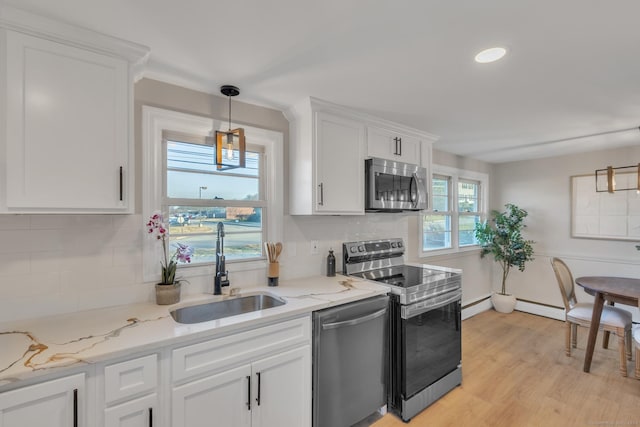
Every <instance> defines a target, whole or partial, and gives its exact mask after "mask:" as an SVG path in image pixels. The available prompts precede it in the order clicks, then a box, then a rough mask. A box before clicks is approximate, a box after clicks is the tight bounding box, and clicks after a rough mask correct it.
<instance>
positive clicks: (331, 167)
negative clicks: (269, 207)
mask: <svg viewBox="0 0 640 427" xmlns="http://www.w3.org/2000/svg"><path fill="white" fill-rule="evenodd" d="M289 121H290V126H291V132H290V135H291V140H290V141H289V189H290V197H289V202H290V203H289V210H290V214H291V215H364V162H363V156H364V144H365V125H364V123H363V122H361V121H358V120H353V119H350V118H349V117H346V116H344V115H341V114H339V113H338V114H336V113H335V112H334V111H332V110H331V109H330V108H326V106H325V105H324V104H323V103H322V102H320V101H316V100H314V99H310V100H306V101H305V102H304V103H302V104H299V105H298V106H296V107H295V108H294V109H293V110H291V111H290V112H289Z"/></svg>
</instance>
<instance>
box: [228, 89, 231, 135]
mask: <svg viewBox="0 0 640 427" xmlns="http://www.w3.org/2000/svg"><path fill="white" fill-rule="evenodd" d="M227 98H229V130H231V97H230V96H227Z"/></svg>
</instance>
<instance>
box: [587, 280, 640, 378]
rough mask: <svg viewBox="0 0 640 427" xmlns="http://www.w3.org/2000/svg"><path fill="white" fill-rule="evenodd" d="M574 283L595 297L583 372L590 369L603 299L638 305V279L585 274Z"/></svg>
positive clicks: (639, 286)
mask: <svg viewBox="0 0 640 427" xmlns="http://www.w3.org/2000/svg"><path fill="white" fill-rule="evenodd" d="M576 284H577V285H578V286H581V287H583V288H584V290H585V291H586V292H587V293H588V294H590V295H593V296H594V297H595V301H594V304H593V315H592V317H591V326H590V327H589V339H588V341H587V351H586V353H585V355H584V368H583V370H584V372H589V370H590V369H591V359H592V358H593V350H594V349H595V347H596V336H597V335H598V328H599V326H600V316H601V315H602V307H603V306H604V301H605V300H607V301H611V302H614V303H616V302H617V303H620V304H626V305H631V306H634V307H638V299H640V279H632V278H629V277H610V276H586V277H578V278H577V279H576Z"/></svg>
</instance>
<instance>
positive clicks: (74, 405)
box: [73, 388, 78, 427]
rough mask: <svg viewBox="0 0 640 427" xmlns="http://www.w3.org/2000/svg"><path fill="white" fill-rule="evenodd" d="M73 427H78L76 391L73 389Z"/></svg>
mask: <svg viewBox="0 0 640 427" xmlns="http://www.w3.org/2000/svg"><path fill="white" fill-rule="evenodd" d="M73 427H78V389H77V388H74V389H73Z"/></svg>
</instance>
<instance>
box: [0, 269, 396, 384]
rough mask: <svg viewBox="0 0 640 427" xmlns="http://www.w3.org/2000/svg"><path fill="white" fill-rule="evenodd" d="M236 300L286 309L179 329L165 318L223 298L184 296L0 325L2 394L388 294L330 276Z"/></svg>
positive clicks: (294, 282)
mask: <svg viewBox="0 0 640 427" xmlns="http://www.w3.org/2000/svg"><path fill="white" fill-rule="evenodd" d="M239 291H240V292H239V294H240V296H246V295H251V294H255V293H256V292H267V293H271V294H273V295H276V296H279V297H281V298H283V299H284V300H286V302H287V303H286V304H284V305H282V306H279V307H274V308H269V309H266V310H262V311H254V312H251V313H245V314H241V315H237V316H232V317H227V318H223V319H218V320H212V321H208V322H202V323H197V324H179V323H177V322H175V321H174V320H173V318H172V317H171V315H170V314H169V312H170V311H171V310H173V309H175V308H179V307H185V306H188V305H195V304H201V303H205V302H211V301H217V300H221V299H225V298H232V297H229V296H213V295H208V294H201V295H190V296H187V297H184V298H183V299H182V301H181V302H180V303H178V304H175V305H169V306H160V305H156V304H154V303H141V304H132V305H124V306H116V307H109V308H104V309H98V310H90V311H82V312H76V313H70V314H64V315H57V316H48V317H41V318H36V319H29V320H20V321H16V322H7V323H0V349H2V351H0V391H2V389H3V388H6V386H8V385H11V388H13V387H14V386H15V385H16V383H17V382H20V381H23V380H26V379H29V378H33V377H36V376H39V375H44V374H46V373H51V372H53V371H56V372H61V371H62V370H63V369H65V368H70V367H76V366H80V365H90V364H93V363H97V362H101V361H105V360H108V359H112V358H116V357H120V356H125V355H128V354H131V353H134V352H140V351H145V350H154V349H159V348H161V347H163V346H167V345H173V344H179V343H181V342H187V341H191V340H194V339H199V338H202V339H207V338H215V337H216V336H218V335H223V334H228V333H232V332H234V331H240V330H244V329H250V328H253V327H259V326H261V325H263V324H267V323H272V322H277V321H279V320H284V319H288V318H291V317H295V316H301V315H304V314H307V313H311V312H312V311H315V310H319V309H323V308H327V307H332V306H336V305H340V304H345V303H348V302H352V301H357V300H360V299H363V298H368V297H371V296H374V295H381V294H385V293H386V292H387V291H388V288H386V287H384V286H381V285H378V284H376V283H373V282H369V281H366V280H360V279H356V278H351V277H346V276H342V275H339V274H338V275H336V276H335V277H322V276H318V277H308V278H301V279H295V280H288V281H281V282H280V286H277V287H267V286H260V287H253V288H241V289H239Z"/></svg>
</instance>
